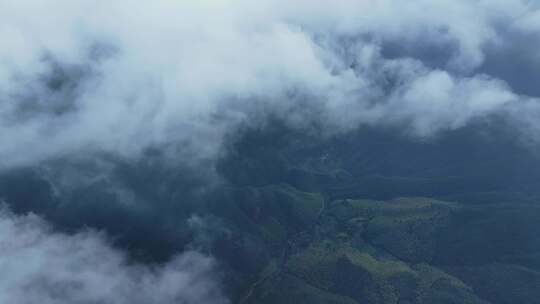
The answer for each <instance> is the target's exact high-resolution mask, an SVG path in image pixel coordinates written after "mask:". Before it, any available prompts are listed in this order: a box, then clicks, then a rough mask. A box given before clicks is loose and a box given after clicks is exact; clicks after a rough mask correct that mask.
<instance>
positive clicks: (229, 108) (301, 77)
mask: <svg viewBox="0 0 540 304" xmlns="http://www.w3.org/2000/svg"><path fill="white" fill-rule="evenodd" d="M0 35H1V37H2V41H1V43H0V171H5V170H10V169H14V168H21V167H28V166H30V167H31V166H39V165H40V164H42V163H44V162H47V161H51V160H57V159H62V158H64V157H72V156H80V155H87V156H91V155H94V154H95V155H98V154H103V153H106V154H111V155H114V156H115V157H119V158H122V159H127V160H136V159H138V158H139V157H140V156H141V155H142V154H143V153H144V152H145V151H147V150H148V149H151V148H158V149H163V150H164V151H169V152H170V155H171V158H172V161H178V162H187V163H193V164H197V163H202V162H212V161H214V160H215V159H217V158H218V157H219V155H220V154H221V153H223V147H224V146H225V145H226V143H227V142H226V141H227V139H228V138H229V137H230V136H231V135H234V134H235V133H236V132H238V130H239V129H240V128H241V127H242V126H245V125H249V126H257V125H259V124H264V123H265V122H266V121H267V120H268V118H270V117H278V118H279V119H281V120H283V121H284V122H285V123H286V124H287V125H288V126H289V127H290V128H293V129H297V130H299V131H304V130H305V131H309V130H310V129H311V128H314V126H316V129H317V132H320V133H321V135H323V136H325V135H331V134H340V133H343V132H347V131H350V130H354V129H355V128H358V127H359V126H365V125H368V126H374V127H378V126H398V127H400V128H402V129H403V130H404V132H405V133H406V134H407V135H408V136H412V137H415V138H430V137H432V136H436V135H437V134H438V133H440V132H444V131H446V130H455V129H459V128H463V127H465V126H467V125H469V124H471V123H473V122H478V121H490V120H492V119H495V118H498V119H500V118H503V119H504V120H506V121H508V122H509V127H511V128H512V129H513V130H512V132H515V134H516V137H519V138H523V141H524V142H526V143H528V144H532V145H536V144H538V143H540V137H539V136H538V134H539V133H538V131H539V130H540V120H538V119H537V118H538V115H540V89H539V86H538V85H537V83H536V82H537V79H538V77H537V76H538V73H539V72H540V54H539V53H538V52H537V51H536V50H538V47H540V4H539V3H537V2H536V1H526V0H489V1H487V0H478V1H473V0H440V1H429V0H410V1H394V0H369V1H368V0H356V1H353V0H340V1H324V0H310V1H308V0H298V1H294V2H292V3H291V2H290V1H279V0H260V1H248V0H220V1H195V0H155V1H139V2H133V1H127V0H108V1H104V0H97V1H96V0H93V1H90V0H77V1H73V0H47V1H45V0H20V1H11V0H0ZM0 226H1V227H2V229H1V230H0V244H1V246H0V248H3V249H2V250H7V252H8V253H9V254H7V255H5V254H2V255H1V256H0V269H3V270H2V272H4V273H5V271H10V273H11V271H12V270H14V273H18V275H16V276H12V277H11V276H10V278H3V279H2V280H0V297H3V298H0V302H2V301H3V302H6V303H7V302H9V303H33V302H32V299H36V298H40V299H44V300H43V301H44V302H43V301H41V303H58V304H63V303H87V302H89V301H97V300H102V299H106V300H108V301H113V302H114V303H138V302H136V301H140V303H148V301H150V302H154V303H157V302H159V303H176V302H177V301H178V299H179V297H180V298H182V299H184V298H183V297H185V299H184V300H186V301H187V303H226V299H224V298H223V297H222V296H221V295H220V291H219V282H218V280H217V279H215V276H213V275H211V271H212V258H211V257H208V256H204V255H201V254H199V253H196V252H186V253H179V255H178V257H176V258H175V259H173V260H172V261H171V262H170V263H168V264H165V265H161V266H156V267H151V266H148V265H131V264H130V263H128V262H126V258H125V257H124V253H122V252H121V251H120V250H119V249H115V248H114V247H113V246H111V245H110V244H109V243H108V242H107V240H106V237H105V236H102V235H101V234H100V233H99V232H95V231H88V232H81V233H78V234H75V235H67V234H62V233H59V232H53V231H51V230H50V229H48V228H47V223H45V222H44V220H42V219H39V217H37V216H34V215H28V216H19V215H13V214H11V213H9V211H3V212H2V214H1V216H0ZM83 248H87V250H86V249H85V250H83ZM57 251H69V252H70V255H69V256H67V257H66V259H58V257H57V255H55V252H57ZM21 255H23V256H29V257H32V258H31V260H32V261H33V262H32V263H31V264H26V263H22V262H21V259H20V256H21ZM50 265H54V269H55V272H54V273H55V274H54V275H51V274H50V273H49V272H48V271H49V268H50V267H52V266H50ZM110 269H114V270H115V271H114V275H113V276H111V275H110V274H111V272H110ZM76 270H77V271H76ZM176 278H181V279H180V280H179V282H180V283H174V284H172V283H171V280H175V282H177V281H178V280H176ZM58 282H69V284H68V286H73V287H72V288H71V287H70V288H68V289H66V290H64V291H62V293H61V294H58V295H56V294H55V295H53V294H49V293H48V290H47V288H46V286H48V285H47V284H57V283H58ZM173 285H174V286H173ZM29 286H32V289H31V292H30V293H29V290H30V289H29ZM35 286H38V287H35ZM188 286H195V288H191V287H190V288H189V290H188V288H187V287H188ZM157 290H159V291H160V292H156V291H157ZM163 290H164V291H165V292H161V291H163ZM155 294H160V295H161V296H162V297H163V298H160V299H154V298H152V297H154V296H155ZM209 295H211V296H209ZM23 298H24V300H23ZM25 301H26V302H25ZM47 301H48V302H47ZM141 301H142V302H141ZM145 301H146V302H145ZM175 301H176V302H175Z"/></svg>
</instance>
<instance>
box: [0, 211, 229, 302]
mask: <svg viewBox="0 0 540 304" xmlns="http://www.w3.org/2000/svg"><path fill="white" fill-rule="evenodd" d="M214 270H215V265H214V261H213V259H212V258H209V257H206V256H203V255H201V254H199V253H196V252H185V253H182V254H181V255H179V256H177V257H175V258H174V259H172V260H171V261H170V262H168V263H166V264H164V265H156V266H147V265H142V264H136V263H130V262H128V260H127V259H126V257H125V255H124V254H123V253H122V252H120V251H119V250H117V249H115V248H112V247H111V246H110V245H108V244H107V243H106V242H105V241H104V240H103V236H102V235H101V234H98V233H96V232H91V231H88V232H80V233H78V234H75V235H66V234H62V233H56V232H53V231H51V230H50V228H49V227H48V226H47V224H46V223H45V222H44V221H43V220H42V219H40V218H39V217H37V216H35V215H26V216H16V215H13V214H11V213H9V212H7V211H6V210H2V211H1V212H0V271H1V273H2V274H3V275H1V276H0V303H18V304H35V303H43V304H79V303H80V304H83V303H115V304H124V303H125V304H128V303H129V304H136V303H141V304H142V303H163V304H167V303H170V304H173V303H193V304H224V303H228V300H227V299H226V298H225V297H224V296H223V294H222V293H221V291H220V286H219V283H218V282H217V281H216V276H215V273H214Z"/></svg>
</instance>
